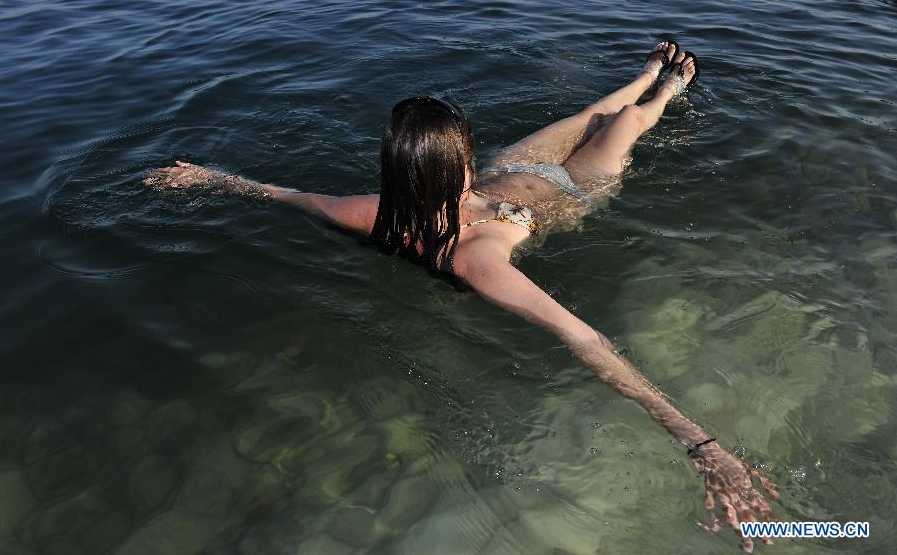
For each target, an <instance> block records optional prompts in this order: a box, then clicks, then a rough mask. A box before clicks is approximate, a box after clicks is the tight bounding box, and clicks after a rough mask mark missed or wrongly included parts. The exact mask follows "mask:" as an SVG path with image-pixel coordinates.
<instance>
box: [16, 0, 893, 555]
mask: <svg viewBox="0 0 897 555" xmlns="http://www.w3.org/2000/svg"><path fill="white" fill-rule="evenodd" d="M0 29H2V31H3V32H2V33H0V47H2V49H3V51H4V53H5V55H6V56H5V58H6V60H5V63H4V64H3V65H2V66H0V79H2V81H0V82H2V85H0V115H2V119H3V121H4V133H3V135H2V136H0V153H2V154H0V161H2V162H0V163H2V167H3V170H4V171H3V176H4V177H3V179H2V181H0V184H2V187H0V221H2V222H3V235H2V239H0V252H2V255H3V260H4V272H2V273H0V284H2V287H3V291H4V292H5V295H4V296H3V298H2V299H0V326H2V333H0V356H2V359H0V360H3V364H2V366H0V369H2V370H0V372H2V382H0V499H2V502H0V547H2V551H4V552H11V553H120V554H132V553H177V554H180V553H194V552H198V551H201V550H204V551H205V552H207V553H287V552H288V553H295V552H302V553H305V552H308V553H365V552H369V553H473V552H476V553H551V552H555V553H594V552H596V551H599V552H611V553H618V552H633V551H639V552H646V553H667V552H669V551H670V550H674V551H683V552H701V553H703V552H726V551H730V552H735V546H736V541H735V538H734V536H733V535H732V534H731V533H728V532H726V533H720V534H717V535H715V536H709V535H707V534H704V533H702V532H700V531H699V530H697V529H696V527H695V525H694V522H695V521H696V520H699V519H703V517H704V515H703V509H702V507H701V484H700V478H699V476H698V475H697V474H696V473H695V472H694V471H693V470H692V469H691V468H689V466H688V465H687V464H686V463H687V461H686V459H685V457H684V456H683V455H684V454H683V452H682V449H681V447H680V446H678V444H674V443H671V442H670V439H669V437H668V436H667V435H666V434H665V433H664V432H663V431H662V430H661V429H660V428H659V427H657V426H656V425H654V424H653V423H652V422H651V421H650V419H648V417H647V416H646V415H645V414H643V412H642V411H641V409H639V408H638V407H636V406H635V405H633V404H632V403H630V402H627V401H624V400H622V399H619V398H617V396H616V395H615V394H613V393H612V392H610V391H609V390H608V389H607V388H606V387H604V386H603V385H601V384H599V383H596V382H595V380H594V379H593V378H592V377H591V374H590V372H588V371H587V370H586V369H583V368H582V367H581V365H580V364H578V363H577V361H576V360H575V359H573V358H572V357H570V356H569V355H568V354H567V353H566V351H565V350H564V349H563V348H560V347H559V346H558V343H557V341H556V340H554V339H553V338H552V337H550V336H549V335H548V334H546V333H544V332H542V331H540V330H538V329H535V328H533V327H532V326H530V325H529V324H526V323H524V322H520V321H519V320H518V319H516V318H514V317H512V316H510V315H506V314H503V313H502V312H501V311H500V310H498V309H496V308H494V307H491V306H488V305H487V304H486V303H484V302H482V301H480V300H479V299H477V298H476V297H475V296H472V295H469V294H459V293H457V292H455V291H454V290H452V289H451V288H450V287H448V286H447V285H446V284H444V283H442V282H438V281H434V280H430V279H427V277H426V275H425V274H424V273H423V272H421V271H419V270H418V269H415V268H412V267H410V266H409V265H408V264H406V263H403V262H402V261H399V260H393V259H391V258H388V257H384V256H380V255H379V254H377V253H376V252H373V251H371V250H369V249H367V248H365V247H364V246H363V245H361V244H359V243H358V242H357V241H355V240H354V239H352V238H350V237H347V236H345V235H343V234H341V233H338V232H336V231H333V230H332V229H329V228H327V227H325V226H323V225H321V224H320V223H319V222H316V221H314V220H311V219H308V218H306V217H305V216H303V215H301V214H297V213H295V212H294V211H291V210H289V209H286V208H278V207H264V206H259V205H257V204H254V203H251V202H246V201H242V200H239V199H226V198H199V197H195V196H185V195H179V194H174V193H172V194H159V193H158V192H154V191H150V190H146V189H144V188H143V187H142V186H141V185H140V183H139V180H140V177H141V176H142V175H143V173H144V172H145V171H146V170H148V169H149V168H152V167H155V166H158V165H163V164H168V163H170V162H171V161H172V160H174V159H176V158H181V159H183V158H186V159H189V160H193V161H196V162H200V163H208V164H214V165H217V166H219V167H222V168H225V169H228V170H231V171H235V172H239V173H241V174H244V175H247V176H249V177H252V178H254V179H258V180H261V181H268V182H274V183H279V184H283V185H290V186H295V187H297V188H301V189H304V190H314V191H321V192H330V193H337V194H342V193H355V192H363V191H372V190H375V189H376V187H377V179H376V175H375V174H376V171H377V141H378V139H379V134H380V126H381V125H382V123H383V122H384V120H385V119H386V116H387V115H388V113H389V108H390V107H391V105H392V104H393V103H394V102H395V101H396V100H398V99H401V98H404V97H406V96H409V95H413V94H433V95H438V96H444V97H448V98H451V99H453V100H456V101H458V102H459V103H460V104H461V105H463V106H465V108H467V110H468V111H469V113H470V115H471V117H472V118H473V120H474V123H475V125H476V129H477V139H478V143H479V147H480V152H479V158H480V160H485V159H487V158H488V156H489V154H491V153H494V152H496V151H497V150H498V149H499V148H501V147H503V146H505V145H507V144H509V143H511V142H513V141H515V140H516V139H518V138H520V137H522V136H523V135H525V134H527V133H529V132H531V131H533V130H534V129H537V128H538V127H540V126H543V125H546V124H548V123H550V122H551V121H553V120H554V119H557V118H559V117H562V116H564V115H567V114H569V113H572V112H573V111H575V110H577V109H579V108H580V107H582V106H583V105H584V104H586V103H587V102H589V101H591V100H593V99H595V98H597V97H598V96H599V95H600V94H602V93H604V92H608V91H610V90H611V89H612V88H613V87H614V86H615V85H618V84H622V83H623V80H624V79H625V78H627V77H629V76H632V75H633V74H634V72H635V71H636V70H637V68H638V67H640V65H641V62H642V60H643V56H644V53H645V51H646V49H647V48H648V47H649V46H650V45H651V44H653V43H654V42H655V41H656V40H658V39H659V38H662V37H666V36H672V37H675V38H676V39H677V40H679V41H680V42H681V43H682V44H683V46H686V47H687V48H688V49H690V50H693V51H695V52H696V53H697V54H698V55H699V56H700V58H701V60H702V63H703V72H702V75H701V81H700V83H699V84H698V86H697V87H696V88H695V90H694V91H693V92H692V94H691V95H690V101H689V102H687V103H685V102H683V103H677V104H674V105H672V106H671V107H670V109H669V110H668V112H667V116H666V117H665V118H664V119H663V120H662V121H661V123H660V125H658V127H657V128H655V129H654V130H653V131H652V132H651V133H650V134H649V135H648V136H646V137H645V139H644V141H643V143H642V144H641V145H639V146H638V147H637V149H636V150H635V151H634V153H633V158H634V162H633V167H632V171H631V173H630V174H629V175H628V176H627V177H626V179H625V181H624V188H623V191H622V193H621V194H620V196H619V197H618V198H617V199H615V200H614V201H612V202H611V205H610V207H609V208H608V210H606V211H604V212H601V213H598V214H595V215H594V216H591V217H590V218H588V219H587V220H586V221H585V222H583V225H582V229H581V230H579V231H577V232H573V233H564V234H557V235H552V236H550V237H548V239H547V240H546V242H545V244H544V245H543V247H542V248H541V249H539V250H538V251H537V252H535V253H533V254H531V255H530V256H528V257H526V258H524V259H523V260H522V261H521V262H520V266H521V268H522V269H524V270H525V271H526V272H527V273H528V274H529V275H531V276H532V277H533V278H534V279H535V280H536V281H537V282H538V283H540V284H542V285H543V286H544V287H545V288H546V289H547V290H548V291H549V292H551V293H552V294H553V295H554V296H555V297H556V298H557V299H559V300H560V302H562V303H564V304H565V305H566V306H568V307H570V308H571V309H573V310H575V312H576V313H577V314H578V315H580V316H581V317H582V318H584V319H585V320H586V321H588V322H590V323H592V324H593V325H595V326H596V327H597V328H598V329H600V330H602V331H604V332H605V333H607V334H608V335H610V336H612V337H613V338H614V339H615V341H617V342H618V343H619V344H620V345H624V346H626V347H627V348H628V349H629V351H630V352H631V355H632V358H633V359H634V360H635V361H636V362H637V363H638V364H639V365H640V367H642V368H643V369H644V371H645V373H646V374H647V375H648V377H649V379H651V380H652V381H654V382H656V383H659V384H660V386H661V387H662V389H664V390H665V391H666V392H667V393H668V394H670V395H671V396H672V398H673V399H674V400H675V401H676V402H677V404H678V405H680V406H681V407H683V408H684V409H685V410H686V411H687V412H689V413H690V414H691V415H693V416H694V417H695V418H696V419H698V420H699V421H701V422H703V423H705V425H706V426H707V427H708V429H709V430H711V431H712V432H713V433H714V434H715V435H717V436H719V437H720V438H721V440H722V441H724V443H725V444H727V445H729V446H731V447H733V448H737V449H739V450H740V451H743V452H744V454H745V456H746V458H747V459H748V460H750V461H752V462H757V463H762V464H763V465H765V466H766V467H768V469H769V473H770V475H771V476H772V477H773V479H774V480H775V481H776V482H778V483H779V484H780V486H781V489H782V493H783V495H782V498H781V500H780V502H778V503H777V505H776V510H777V513H778V514H779V515H780V517H781V518H782V519H784V520H804V519H834V520H842V521H846V520H869V521H871V522H872V537H871V538H870V539H869V540H865V541H847V540H844V541H811V540H799V541H798V540H795V541H790V542H780V544H779V545H777V546H776V547H775V548H772V549H770V550H769V551H773V550H774V551H776V552H782V553H820V552H821V553H888V552H890V551H891V550H892V548H891V546H892V545H893V543H894V541H895V539H897V538H895V537H894V532H893V531H892V530H891V529H890V526H889V525H888V523H892V522H893V521H894V520H895V518H897V499H895V496H894V493H893V492H894V491H895V490H897V488H895V485H897V484H895V482H897V468H895V466H894V462H893V461H894V460H895V457H897V444H895V440H894V438H895V437H897V433H895V431H897V430H895V428H897V412H895V407H897V378H895V363H897V352H895V342H894V339H893V338H894V334H895V331H897V330H895V325H894V321H895V320H894V314H895V312H897V296H895V293H894V291H895V287H897V246H895V242H894V239H893V236H894V232H895V227H897V212H895V203H894V200H895V196H897V183H895V179H894V175H895V169H897V168H895V166H897V164H895V162H894V157H893V153H894V152H895V151H897V148H895V147H897V137H895V133H897V110H895V107H894V93H895V89H894V84H893V83H894V80H893V72H894V69H895V67H897V54H895V52H897V40H895V39H894V36H897V35H895V32H894V31H895V29H897V7H895V5H894V4H893V3H892V2H862V3H852V4H850V5H842V4H841V3H834V2H829V3H821V4H820V3H812V4H811V3H805V2H804V3H792V4H789V5H787V6H780V5H776V4H771V3H768V4H767V3H759V4H752V5H739V6H732V5H730V4H728V3H721V2H709V1H702V2H693V3H688V4H683V5H681V6H664V7H663V9H662V10H659V9H658V7H657V6H656V5H654V4H651V3H637V2H632V3H627V4H625V5H622V6H620V7H618V8H616V9H602V8H592V9H590V10H588V11H587V12H585V13H581V12H579V11H577V10H574V9H573V8H571V7H569V6H567V5H564V4H560V3H550V4H544V3H543V4H538V5H537V4H534V3H529V2H523V3H496V4H490V5H487V6H480V7H476V8H469V7H466V6H461V5H457V4H452V3H447V2H440V3H433V4H429V5H427V6H420V7H419V6H413V5H407V4H403V3H395V2H394V3H388V4H379V5H366V4H361V5H358V4H356V3H329V4H323V5H322V4H314V5H310V4H308V3H302V2H276V3H266V4H265V6H239V5H231V4H225V3H214V2H205V3H196V4H193V5H192V6H190V7H177V6H173V5H170V4H169V3H144V4H142V5H141V7H140V8H135V7H134V6H133V5H131V4H130V3H115V2H67V3H64V4H62V3H60V4H53V3H49V4H40V5H33V4H31V3H20V2H17V3H6V4H4V6H3V8H0ZM667 33H668V34H669V35H667ZM596 424H598V426H597V427H596Z"/></svg>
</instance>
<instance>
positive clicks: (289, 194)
mask: <svg viewBox="0 0 897 555" xmlns="http://www.w3.org/2000/svg"><path fill="white" fill-rule="evenodd" d="M175 164H176V165H175V166H172V167H169V168H158V169H155V170H153V171H152V172H150V173H149V175H147V176H146V178H144V180H143V182H144V183H145V184H146V185H148V186H151V187H155V188H157V189H186V188H199V189H207V190H209V191H212V192H216V193H220V194H230V195H238V196H245V197H251V198H258V199H270V200H276V201H279V202H283V203H285V204H289V205H291V206H295V207H297V208H301V209H302V210H305V211H306V212H308V213H310V214H313V215H315V216H318V217H320V218H323V219H324V220H327V221H329V222H331V223H333V224H335V225H338V226H340V227H342V228H345V229H348V230H351V231H356V232H358V233H362V234H365V235H366V234H368V233H370V231H371V228H372V227H373V225H374V218H375V217H376V215H377V205H378V203H379V199H380V195H353V196H347V197H336V196H331V195H320V194H317V193H303V192H301V191H296V190H295V189H287V188H285V187H278V186H277V185H270V184H267V183H259V182H257V181H252V180H251V179H246V178H244V177H240V176H238V175H231V174H228V173H224V172H220V171H218V170H212V169H209V168H206V167H203V166H198V165H196V164H190V163H188V162H180V161H177V162H175Z"/></svg>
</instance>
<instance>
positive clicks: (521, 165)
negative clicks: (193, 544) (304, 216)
mask: <svg viewBox="0 0 897 555" xmlns="http://www.w3.org/2000/svg"><path fill="white" fill-rule="evenodd" d="M665 69H668V70H669V74H668V76H667V78H666V79H665V80H664V82H663V83H662V84H661V85H660V86H659V87H658V88H657V90H656V92H655V94H654V96H653V98H651V99H650V100H648V101H647V102H644V103H643V104H640V105H636V104H635V103H636V102H637V101H638V99H639V98H641V96H642V95H643V94H644V93H645V92H646V91H648V90H649V89H650V88H651V87H652V86H654V85H655V83H656V82H657V81H658V79H659V77H660V73H661V71H663V70H665ZM698 73H699V66H698V60H697V57H696V56H695V55H694V54H692V53H690V52H679V47H678V44H676V43H675V42H674V41H669V42H663V43H661V44H658V45H657V47H655V49H654V50H653V51H652V52H651V53H650V54H649V56H648V61H647V63H646V64H645V66H644V68H643V70H642V72H641V73H640V74H639V75H638V77H637V78H636V79H635V80H634V81H632V82H631V83H629V84H628V85H626V86H625V87H623V88H621V89H619V90H617V91H615V92H613V93H611V94H610V95H608V96H606V97H604V98H602V99H601V100H599V101H598V102H596V103H594V104H592V105H590V106H588V107H587V108H585V109H584V110H583V111H581V112H580V113H578V114H576V115H574V116H571V117H568V118H566V119H563V120H561V121H558V122H556V123H554V124H552V125H549V126H548V127H546V128H544V129H541V130H539V131H537V132H536V133H533V134H532V135H530V136H529V137H526V138H525V139H523V140H521V141H519V142H518V143H516V144H514V145H512V146H511V147H510V148H508V149H506V150H504V151H503V152H501V153H500V154H499V155H498V156H497V158H496V159H495V160H493V161H492V163H491V164H490V165H489V166H488V167H486V168H483V169H482V170H480V172H479V174H477V172H476V170H475V169H474V142H473V135H472V130H471V125H470V121H469V120H468V118H467V116H466V115H465V113H464V112H463V111H462V110H461V109H460V108H459V107H457V106H455V105H454V104H451V103H449V102H446V101H443V100H439V99H435V98H429V97H416V98H409V99H407V100H403V101H402V102H399V103H398V104H396V106H395V107H394V108H393V110H392V116H391V118H390V120H389V122H388V123H387V125H386V129H385V131H384V134H383V139H382V141H381V143H380V164H381V176H380V182H381V188H380V194H372V195H354V196H346V197H335V196H328V195H320V194H315V193H304V192H299V191H295V190H292V189H286V188H282V187H278V186H275V185H268V184H261V183H256V182H254V181H250V180H248V179H244V178H242V177H238V176H234V175H228V174H224V173H222V172H218V171H215V170H210V169H208V168H204V167H202V166H197V165H194V164H189V163H184V162H177V165H176V166H175V167H170V168H160V169H157V170H154V171H153V172H151V173H150V174H149V175H148V176H147V178H146V180H145V182H146V183H147V184H148V185H151V186H154V187H157V188H184V187H205V188H209V189H212V190H217V191H221V192H227V193H231V194H241V195H249V196H254V197H263V198H269V199H274V200H277V201H280V202H283V203H287V204H290V205H293V206H296V207H298V208H301V209H303V210H305V211H307V212H309V213H311V214H314V215H316V216H319V217H321V218H323V219H324V220H326V221H329V222H331V223H333V224H335V225H337V226H340V227H342V228H345V229H348V230H351V231H354V232H357V233H360V234H363V235H366V236H369V237H370V239H371V240H372V242H373V243H374V244H376V245H379V246H380V247H382V248H384V249H386V250H388V251H390V252H393V253H396V254H399V255H401V256H404V257H407V258H409V259H411V260H412V261H415V262H418V263H420V264H423V265H424V266H426V267H427V268H429V269H430V270H432V271H434V272H443V273H447V274H450V275H451V276H453V277H454V279H457V280H460V281H461V282H463V283H464V284H466V285H467V286H469V287H470V288H471V289H473V290H474V291H476V292H477V293H479V294H480V295H481V296H482V297H483V298H484V299H486V300H488V301H490V302H492V303H495V304H497V305H498V306H501V307H503V308H505V309H507V310H509V311H511V312H513V313H515V314H518V315H520V316H522V317H524V318H526V319H527V320H529V321H531V322H535V323H537V324H539V325H541V326H542V327H544V328H546V329H547V330H549V331H551V332H552V333H554V334H555V335H556V336H557V337H558V338H559V339H560V340H561V341H563V342H564V343H565V344H566V345H567V346H568V347H569V348H570V350H571V351H573V353H574V354H576V356H578V357H579V358H580V359H581V360H582V362H583V363H584V364H586V365H587V366H588V367H589V368H591V369H592V370H593V371H594V372H595V374H596V375H597V376H598V378H599V379H601V380H602V381H604V382H605V383H607V384H608V385H609V386H610V387H612V388H613V389H614V390H616V391H617V392H619V393H621V394H623V395H625V396H626V397H628V398H630V399H632V400H634V401H635V402H637V403H639V404H640V405H641V406H642V407H643V408H644V409H645V410H646V411H648V413H649V414H650V415H651V417H652V418H654V420H656V421H657V422H658V423H659V424H660V425H661V426H663V427H664V428H666V430H667V431H668V432H669V433H670V434H672V435H673V437H675V438H676V440H678V441H679V442H680V443H682V445H684V446H685V447H686V449H687V454H688V456H689V457H690V458H691V460H692V461H693V462H694V464H695V466H696V467H697V469H698V471H699V472H701V473H702V474H703V475H704V484H705V488H706V495H705V498H704V504H705V506H706V507H707V510H708V513H709V515H710V524H709V525H708V526H706V527H707V529H709V530H713V531H715V530H718V529H719V528H720V526H721V524H720V515H719V513H720V512H721V513H722V517H723V518H724V519H725V522H726V524H728V525H729V526H731V527H732V528H733V529H735V530H736V531H738V530H739V522H741V521H754V520H757V519H758V518H765V519H771V518H773V514H772V509H771V508H770V505H769V502H768V501H767V500H766V498H765V497H764V496H763V495H762V494H761V493H760V491H758V488H756V487H755V485H754V483H753V481H752V479H754V478H755V479H757V480H758V481H759V483H760V485H761V486H762V488H763V490H765V492H766V494H767V495H768V496H769V497H770V498H772V499H775V498H776V497H777V495H778V494H777V492H776V489H775V485H774V484H773V483H772V482H771V481H769V480H768V479H767V478H766V477H765V476H764V475H763V474H762V473H761V472H760V470H758V469H756V468H752V467H751V466H749V465H748V464H747V463H746V462H745V461H743V460H742V459H740V458H738V457H736V456H735V455H733V454H732V453H731V452H729V451H728V450H726V449H725V448H724V447H723V446H721V445H720V444H719V443H717V441H716V439H715V438H712V437H710V435H708V434H707V433H706V432H705V431H704V430H702V429H701V427H700V426H698V425H697V424H695V423H694V422H692V421H691V420H689V419H688V418H687V417H686V416H685V415H683V414H682V413H681V412H680V411H678V410H677V409H676V408H675V407H674V406H673V405H672V404H671V403H670V401H669V400H668V399H667V397H666V396H665V395H664V394H663V393H661V392H660V391H659V390H658V389H657V388H655V387H654V386H653V385H651V383H649V382H648V380H646V379H645V378H644V377H643V376H642V374H641V373H640V372H639V371H638V370H637V369H636V368H635V367H634V366H633V365H632V364H631V363H629V362H628V361H627V360H626V359H625V358H624V357H623V356H622V355H621V354H619V353H618V352H616V351H615V350H614V346H613V345H612V344H611V342H610V341H609V340H608V339H607V338H606V337H605V336H604V335H602V334H601V333H600V332H598V331H597V330H595V329H593V328H592V327H591V326H589V325H588V324H586V323H585V322H583V321H582V320H580V319H579V318H577V317H576V316H574V315H573V314H571V313H570V312H569V311H568V310H567V309H565V308H564V307H563V306H561V305H560V304H558V303H557V302H556V301H555V300H554V299H553V298H551V297H550V296H549V295H548V294H547V293H545V291H543V290H542V289H541V288H540V287H539V286H538V285H536V284H535V283H533V282H532V281H530V279H529V278H527V277H526V276H525V275H524V274H523V273H522V272H520V271H519V270H518V269H517V268H516V267H515V266H514V265H512V264H511V262H510V260H511V254H512V251H513V250H514V249H515V248H517V247H518V246H520V245H523V244H525V243H527V242H528V241H532V238H533V237H534V236H537V235H539V234H541V233H545V232H547V231H549V230H551V229H559V228H565V227H570V226H572V225H575V222H576V221H578V220H579V219H581V218H582V216H584V215H585V214H588V213H589V212H592V211H594V210H596V209H597V207H598V206H599V205H600V203H601V202H602V201H604V200H606V199H607V198H608V197H609V196H610V195H612V194H614V193H615V192H616V190H617V189H618V188H619V186H620V185H619V175H620V173H621V172H622V171H623V169H624V166H625V164H626V161H627V159H628V156H629V152H630V150H631V149H632V146H633V145H634V144H635V141H636V140H637V139H638V138H639V137H640V136H641V135H642V134H643V133H645V132H646V131H647V130H649V129H650V128H652V127H653V126H654V125H655V124H656V123H657V121H658V119H659V118H660V116H661V114H662V113H663V111H664V109H665V107H666V105H667V103H668V102H669V101H670V100H671V99H672V98H674V97H676V96H678V95H681V94H683V93H684V92H685V91H686V90H687V89H688V87H689V86H690V85H691V84H692V83H693V82H694V80H695V79H696V78H697V76H698ZM717 507H718V509H719V510H717ZM742 548H743V549H744V550H745V551H751V550H752V549H753V542H752V540H751V539H750V538H743V541H742Z"/></svg>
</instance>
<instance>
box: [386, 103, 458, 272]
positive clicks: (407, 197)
mask: <svg viewBox="0 0 897 555" xmlns="http://www.w3.org/2000/svg"><path fill="white" fill-rule="evenodd" d="M473 151H474V142H473V132H472V130H471V126H470V121H469V120H468V119H467V116H466V115H465V114H464V112H463V111H462V110H461V109H460V108H458V107H457V106H455V105H454V104H449V103H448V102H445V101H442V100H437V99H435V98H429V97H415V98H409V99H406V100H403V101H402V102H399V103H398V104H396V106H395V107H394V108H393V110H392V117H391V118H390V120H389V123H387V124H386V129H385V131H384V132H383V139H382V140H381V141H380V205H379V206H378V208H377V218H376V220H374V228H373V230H372V231H371V240H372V241H373V242H374V243H376V244H378V245H380V246H382V247H383V248H384V249H385V250H387V251H389V252H394V253H397V254H399V255H402V256H407V257H408V258H410V259H411V260H413V261H415V262H420V263H422V264H424V265H425V266H427V268H429V269H430V270H431V271H435V270H442V269H446V267H447V266H448V265H450V264H451V259H452V255H453V254H454V252H455V247H456V245H457V243H458V236H459V235H460V233H461V223H460V214H459V204H460V200H461V194H462V193H463V192H464V178H465V174H464V169H465V168H468V167H469V168H470V170H471V174H472V175H475V173H474V170H473ZM418 249H420V252H418Z"/></svg>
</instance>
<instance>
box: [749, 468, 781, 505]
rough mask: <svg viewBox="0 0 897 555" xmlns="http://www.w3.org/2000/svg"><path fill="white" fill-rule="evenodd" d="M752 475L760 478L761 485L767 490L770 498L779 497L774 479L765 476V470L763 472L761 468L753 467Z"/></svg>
mask: <svg viewBox="0 0 897 555" xmlns="http://www.w3.org/2000/svg"><path fill="white" fill-rule="evenodd" d="M751 476H753V477H754V478H756V479H758V480H760V485H762V486H763V489H764V490H765V491H766V495H768V496H769V498H770V499H778V498H779V490H778V487H777V486H776V485H775V483H773V481H772V480H770V479H769V478H767V477H766V476H764V475H763V472H761V471H760V469H759V468H751Z"/></svg>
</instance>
